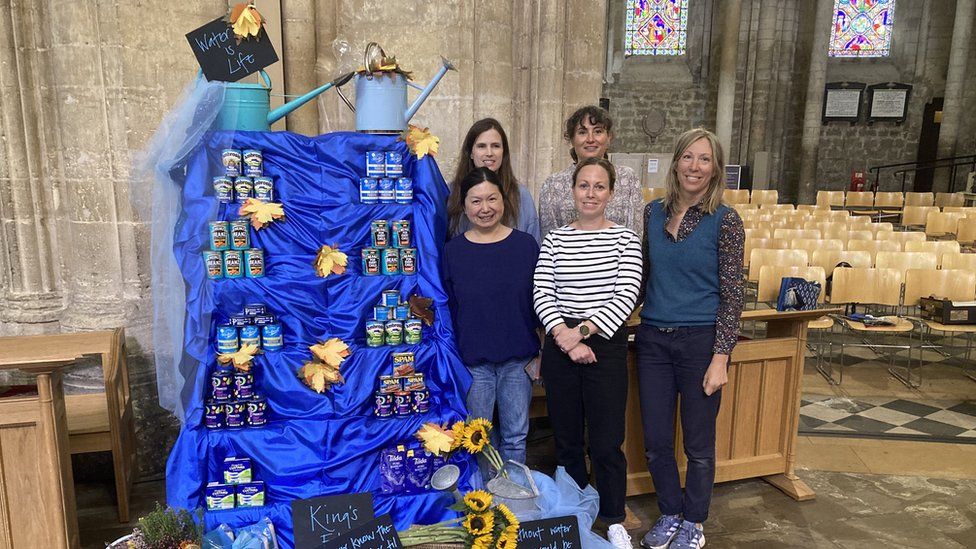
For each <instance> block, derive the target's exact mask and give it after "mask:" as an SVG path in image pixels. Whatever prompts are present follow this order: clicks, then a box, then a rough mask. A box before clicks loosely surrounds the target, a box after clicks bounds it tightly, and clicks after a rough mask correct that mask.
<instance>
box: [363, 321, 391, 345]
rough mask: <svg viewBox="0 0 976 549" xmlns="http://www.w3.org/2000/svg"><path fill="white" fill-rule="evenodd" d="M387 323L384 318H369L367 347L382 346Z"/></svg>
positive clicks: (367, 322)
mask: <svg viewBox="0 0 976 549" xmlns="http://www.w3.org/2000/svg"><path fill="white" fill-rule="evenodd" d="M385 326H386V323H385V322H384V321H382V320H367V321H366V346H367V347H382V346H383V341H384V335H385V332H386V329H385Z"/></svg>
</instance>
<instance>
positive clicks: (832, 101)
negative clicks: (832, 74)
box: [821, 82, 867, 124]
mask: <svg viewBox="0 0 976 549" xmlns="http://www.w3.org/2000/svg"><path fill="white" fill-rule="evenodd" d="M866 87H867V86H866V85H865V84H863V83H861V82H829V83H828V84H827V85H826V86H825V87H824V104H823V115H822V117H821V118H822V120H823V121H824V122H850V123H852V124H853V123H854V122H857V121H858V120H859V119H860V118H861V98H862V97H863V95H864V88H866Z"/></svg>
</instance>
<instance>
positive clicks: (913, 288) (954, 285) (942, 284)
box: [902, 269, 976, 386]
mask: <svg viewBox="0 0 976 549" xmlns="http://www.w3.org/2000/svg"><path fill="white" fill-rule="evenodd" d="M928 296H937V297H941V298H945V299H950V300H952V301H973V300H974V299H976V272H974V271H970V270H953V269H940V270H938V271H933V270H923V269H912V270H909V271H908V274H907V275H906V277H905V301H904V304H905V306H906V307H917V306H918V305H919V300H920V299H921V298H923V297H928ZM919 321H920V322H921V325H922V326H923V327H924V330H923V331H922V333H921V334H920V338H921V342H922V349H936V350H938V351H939V352H942V351H941V349H942V348H943V347H947V346H950V345H944V344H942V345H937V344H935V341H933V339H932V337H931V336H932V331H938V332H941V333H942V334H943V335H946V334H947V335H948V336H949V338H950V343H952V341H953V340H954V336H955V335H957V334H965V335H966V347H965V349H966V355H965V360H966V361H968V360H970V354H971V352H972V348H973V334H974V333H976V325H971V324H942V323H941V322H936V321H934V320H925V319H919ZM926 336H928V340H929V342H928V343H926ZM943 354H944V353H943ZM922 360H923V359H922V358H920V359H919V362H920V364H919V366H920V369H919V373H918V382H917V383H915V386H918V385H920V384H921V381H922V371H921V367H922V366H924V365H925V363H924V362H922ZM907 374H908V376H909V379H908V382H912V380H911V378H910V375H911V370H909V371H908V372H907ZM902 382H905V380H902ZM906 384H907V383H906Z"/></svg>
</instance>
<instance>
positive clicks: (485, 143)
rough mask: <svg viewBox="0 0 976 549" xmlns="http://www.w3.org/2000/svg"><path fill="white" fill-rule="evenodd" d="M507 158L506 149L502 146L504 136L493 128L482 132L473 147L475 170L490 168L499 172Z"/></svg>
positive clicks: (472, 159) (472, 154)
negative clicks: (503, 160) (504, 159)
mask: <svg viewBox="0 0 976 549" xmlns="http://www.w3.org/2000/svg"><path fill="white" fill-rule="evenodd" d="M504 157H505V147H503V146H502V134H500V133H498V130H496V129H494V128H492V129H490V130H485V131H483V132H481V133H480V134H479V135H478V137H477V139H475V140H474V145H472V146H471V162H472V163H473V164H474V167H475V168H488V169H489V170H491V171H493V172H497V171H498V168H500V167H501V165H502V159H503V158H504Z"/></svg>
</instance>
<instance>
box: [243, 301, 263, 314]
mask: <svg viewBox="0 0 976 549" xmlns="http://www.w3.org/2000/svg"><path fill="white" fill-rule="evenodd" d="M267 312H268V308H267V307H266V306H265V305H264V304H263V303H248V304H247V305H245V306H244V314H246V315H251V316H253V315H263V314H267Z"/></svg>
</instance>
